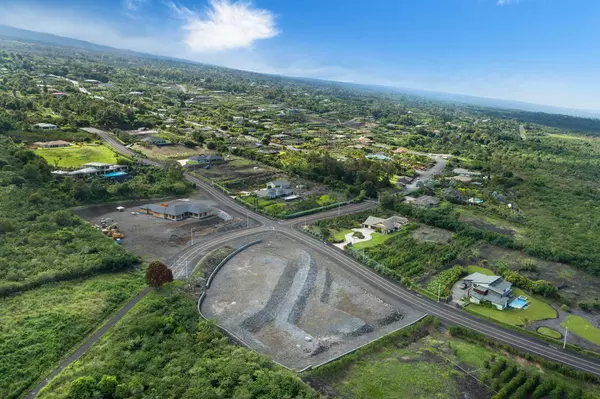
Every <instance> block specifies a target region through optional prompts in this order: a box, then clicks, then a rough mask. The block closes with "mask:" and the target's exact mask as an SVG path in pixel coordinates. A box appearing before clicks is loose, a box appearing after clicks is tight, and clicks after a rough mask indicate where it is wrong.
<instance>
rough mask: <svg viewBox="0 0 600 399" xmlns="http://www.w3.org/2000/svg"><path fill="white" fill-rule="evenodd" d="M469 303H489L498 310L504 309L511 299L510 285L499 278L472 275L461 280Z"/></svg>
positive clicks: (477, 274)
mask: <svg viewBox="0 0 600 399" xmlns="http://www.w3.org/2000/svg"><path fill="white" fill-rule="evenodd" d="M463 282H464V283H465V285H466V287H467V293H468V297H469V301H471V302H472V303H475V304H480V303H482V302H485V301H487V302H490V303H491V304H492V305H494V306H495V307H496V309H498V310H503V309H506V308H507V307H508V305H509V303H510V300H511V297H512V284H511V283H509V282H508V281H505V280H504V279H503V278H502V277H500V276H487V275H485V274H482V273H473V274H470V275H468V276H467V277H465V278H463Z"/></svg>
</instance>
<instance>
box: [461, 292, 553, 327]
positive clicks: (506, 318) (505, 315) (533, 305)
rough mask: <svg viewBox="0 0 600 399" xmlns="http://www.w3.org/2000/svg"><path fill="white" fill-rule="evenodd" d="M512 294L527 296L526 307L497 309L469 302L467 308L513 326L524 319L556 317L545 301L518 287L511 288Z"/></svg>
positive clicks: (518, 324) (530, 320)
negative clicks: (527, 304) (527, 303)
mask: <svg viewBox="0 0 600 399" xmlns="http://www.w3.org/2000/svg"><path fill="white" fill-rule="evenodd" d="M513 294H514V295H515V296H519V295H525V296H527V298H528V299H527V301H528V302H529V306H528V307H527V309H512V308H507V309H504V310H497V309H496V308H492V307H488V306H485V305H475V304H470V305H469V309H470V310H472V311H473V312H475V313H478V314H481V315H483V316H487V317H491V318H492V319H495V320H498V321H501V322H503V323H507V324H512V325H514V326H522V325H523V324H524V322H525V320H528V321H529V322H532V321H536V320H545V319H555V318H556V316H557V315H556V310H554V309H553V308H552V306H550V305H548V304H547V303H546V302H544V301H542V300H540V299H537V298H535V297H533V296H531V295H529V294H526V293H525V292H523V291H521V290H520V289H518V288H513Z"/></svg>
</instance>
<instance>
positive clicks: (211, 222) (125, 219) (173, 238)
mask: <svg viewBox="0 0 600 399" xmlns="http://www.w3.org/2000/svg"><path fill="white" fill-rule="evenodd" d="M192 198H193V199H198V200H203V199H204V198H202V197H200V196H199V194H198V193H195V195H193V197H192ZM171 200H173V199H171ZM168 201H169V200H165V199H163V200H141V201H130V202H123V203H115V204H106V205H98V206H90V207H85V208H80V209H77V210H75V212H76V213H77V214H79V215H80V216H81V217H83V218H84V219H86V220H88V221H89V222H90V223H92V224H95V225H99V224H100V220H101V219H102V218H105V219H107V220H108V222H109V223H117V224H118V226H119V230H120V231H121V233H123V234H124V235H125V238H124V239H123V240H122V245H123V246H124V247H125V248H127V249H129V250H131V251H132V252H133V253H135V254H137V255H139V256H141V257H142V258H144V259H145V260H147V261H152V260H158V261H161V262H166V263H169V262H170V260H172V259H173V258H174V257H176V256H177V255H178V254H179V253H180V252H181V251H182V250H183V249H184V248H186V247H188V246H189V245H190V244H191V237H192V229H193V235H194V241H195V242H198V241H200V240H202V239H203V238H206V237H207V236H212V235H215V234H220V233H224V232H226V231H230V230H233V229H237V228H242V227H246V222H247V219H246V217H245V216H239V215H238V214H237V213H235V212H233V211H231V210H230V209H229V208H228V207H225V206H221V205H216V204H215V207H216V208H217V209H219V210H222V211H224V212H225V213H226V214H227V215H230V216H231V217H232V218H231V220H225V219H223V218H220V217H217V216H213V217H210V218H207V219H202V220H197V219H192V218H190V219H185V220H182V221H173V220H167V219H161V218H156V217H153V216H150V215H146V214H143V213H139V214H136V213H137V212H139V211H140V206H141V205H144V204H148V203H161V202H168ZM117 206H123V207H124V208H125V210H124V211H122V212H119V211H117V209H116V208H117ZM248 222H249V223H250V226H253V225H254V222H253V221H252V220H248Z"/></svg>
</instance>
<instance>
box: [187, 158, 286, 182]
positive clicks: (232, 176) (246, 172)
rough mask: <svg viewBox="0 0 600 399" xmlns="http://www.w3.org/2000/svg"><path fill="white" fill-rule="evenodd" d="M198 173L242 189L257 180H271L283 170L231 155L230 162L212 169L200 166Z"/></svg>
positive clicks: (213, 166)
mask: <svg viewBox="0 0 600 399" xmlns="http://www.w3.org/2000/svg"><path fill="white" fill-rule="evenodd" d="M196 173H197V174H199V175H202V176H204V177H207V178H208V179H211V180H214V181H215V182H217V183H221V184H223V185H224V186H225V187H227V188H229V189H232V190H242V189H245V188H247V187H250V186H252V185H253V184H254V183H255V182H263V181H268V180H271V179H273V178H274V177H275V176H276V175H277V174H279V173H281V171H280V170H277V169H275V168H272V167H270V166H266V165H262V164H260V163H258V162H252V161H248V160H246V159H243V158H238V157H230V158H229V159H228V162H226V163H223V164H216V165H212V167H211V168H210V169H204V167H202V166H199V167H198V168H197V169H196Z"/></svg>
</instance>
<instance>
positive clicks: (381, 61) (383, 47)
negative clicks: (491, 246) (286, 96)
mask: <svg viewBox="0 0 600 399" xmlns="http://www.w3.org/2000/svg"><path fill="white" fill-rule="evenodd" d="M0 2H2V6H0V8H1V11H0V24H6V25H11V26H15V27H18V28H23V29H29V30H34V31H39V32H46V33H52V34H56V35H60V36H66V37H71V38H75V39H80V40H86V41H89V42H92V43H97V44H102V45H107V46H112V47H116V48H121V49H128V50H134V51H140V52H145V53H150V54H157V55H163V56H170V57H177V58H184V59H189V60H192V61H199V62H203V63H210V64H217V65H222V66H226V67H230V68H237V69H244V70H250V71H254V72H263V73H271V74H280V75H288V76H299V77H308V78H319V79H325V80H337V81H344V82H350V83H364V84H376V85H384V86H395V87H404V88H411V89H425V90H432V91H440V92H449V93H459V94H468V95H474V96H481V97H491V98H499V99H507V100H517V101H525V102H532V103H540V104H546V105H555V106H563V107H570V108H579V109H597V110H600V98H599V97H598V96H597V95H596V93H598V92H599V91H600V72H599V71H600V56H599V55H597V52H595V51H594V49H595V46H592V43H594V41H595V43H597V42H599V41H600V26H599V25H598V24H597V21H596V19H595V17H594V16H595V15H598V14H599V13H600V2H598V1H597V0H579V1H578V2H577V3H570V2H566V1H565V2H553V5H552V7H549V6H548V2H547V1H544V0H523V1H520V0H470V1H461V2H449V1H447V0H422V1H419V2H398V1H395V0H379V1H376V2H372V3H370V4H369V7H366V8H365V7H364V3H363V2H359V0H344V1H343V2H342V0H331V1H327V2H324V1H322V0H303V1H302V2H288V1H281V0H254V3H251V2H248V1H245V0H103V1H102V2H82V1H80V0H44V2H39V1H37V0H0ZM567 3H568V4H567ZM509 6H510V7H509Z"/></svg>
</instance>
